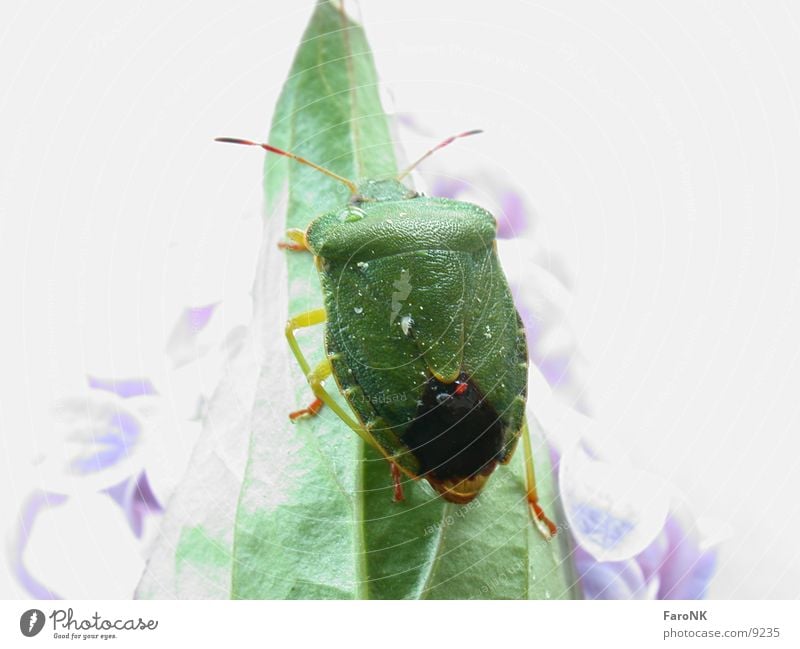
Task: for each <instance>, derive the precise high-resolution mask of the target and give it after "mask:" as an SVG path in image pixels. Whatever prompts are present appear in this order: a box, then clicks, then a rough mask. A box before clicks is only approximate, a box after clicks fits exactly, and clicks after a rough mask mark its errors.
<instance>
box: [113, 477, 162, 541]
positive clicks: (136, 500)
mask: <svg viewBox="0 0 800 649" xmlns="http://www.w3.org/2000/svg"><path fill="white" fill-rule="evenodd" d="M105 491H106V493H107V494H108V495H109V496H111V498H112V499H113V500H114V501H115V502H116V503H117V504H119V506H120V507H122V511H123V512H124V514H125V517H126V518H127V520H128V524H129V525H130V527H131V530H132V531H133V533H134V535H135V536H136V538H141V537H142V529H143V526H144V519H145V517H146V516H147V515H149V514H158V513H161V512H163V511H164V508H163V506H162V505H161V503H160V502H158V499H157V498H156V496H155V494H154V493H153V490H152V489H151V487H150V483H149V482H148V480H147V475H146V473H145V472H144V471H142V472H141V473H140V474H139V477H138V478H128V479H127V480H123V481H122V482H120V483H119V484H117V485H114V486H113V487H109V488H108V489H106V490H105Z"/></svg>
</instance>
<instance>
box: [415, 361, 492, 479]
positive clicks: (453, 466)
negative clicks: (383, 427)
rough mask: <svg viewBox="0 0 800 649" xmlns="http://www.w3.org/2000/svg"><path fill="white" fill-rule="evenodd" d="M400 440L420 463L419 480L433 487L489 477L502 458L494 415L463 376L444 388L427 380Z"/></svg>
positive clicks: (487, 403)
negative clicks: (424, 478)
mask: <svg viewBox="0 0 800 649" xmlns="http://www.w3.org/2000/svg"><path fill="white" fill-rule="evenodd" d="M465 386H466V387H465ZM401 439H402V441H403V443H404V444H405V445H406V446H408V448H409V449H410V451H411V453H412V454H413V455H414V456H415V457H416V458H417V459H418V460H419V463H420V475H427V476H429V477H432V478H434V479H435V480H438V481H447V480H452V479H465V478H471V477H473V476H476V475H479V474H481V473H483V474H489V473H491V472H492V471H493V470H494V468H495V465H496V464H497V462H498V461H499V460H501V459H502V457H503V456H504V455H505V450H504V447H503V441H504V440H503V423H502V421H501V419H500V417H499V416H498V414H497V411H496V410H495V409H494V407H493V406H492V405H491V404H490V403H489V402H488V401H487V400H486V399H484V398H483V395H482V394H481V393H480V391H479V390H478V388H477V387H476V386H475V385H474V384H473V383H471V382H470V381H469V379H468V377H467V376H466V375H465V374H464V373H463V372H462V373H461V375H460V376H459V378H458V379H457V380H456V381H455V383H452V384H449V385H448V384H446V383H442V382H441V381H439V380H437V379H436V378H435V377H430V378H429V379H428V381H427V382H426V384H425V389H424V392H423V394H422V398H421V400H420V405H419V407H418V408H417V413H416V417H415V419H414V421H413V423H412V424H411V426H409V428H408V429H407V430H406V431H405V433H403V435H402V438H401Z"/></svg>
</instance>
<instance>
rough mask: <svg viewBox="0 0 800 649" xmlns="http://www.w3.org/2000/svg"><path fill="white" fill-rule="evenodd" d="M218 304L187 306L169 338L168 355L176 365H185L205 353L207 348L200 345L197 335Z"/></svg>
mask: <svg viewBox="0 0 800 649" xmlns="http://www.w3.org/2000/svg"><path fill="white" fill-rule="evenodd" d="M216 307H217V305H216V304H208V305H206V306H201V307H187V308H186V309H184V310H183V313H182V314H181V315H180V317H179V318H178V321H177V322H176V323H175V327H174V328H173V329H172V333H171V334H170V336H169V338H168V339H167V350H166V351H167V355H168V356H169V357H170V358H171V359H172V362H173V363H174V365H175V367H180V366H181V365H185V364H186V363H189V362H191V361H193V360H195V359H197V358H199V357H200V356H202V355H203V353H204V351H205V349H204V348H202V347H201V346H199V345H198V343H197V335H198V334H199V333H200V332H201V331H202V330H203V329H204V328H205V327H206V325H207V324H208V322H209V320H211V316H212V315H213V314H214V309H216Z"/></svg>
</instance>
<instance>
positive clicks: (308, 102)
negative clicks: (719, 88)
mask: <svg viewBox="0 0 800 649" xmlns="http://www.w3.org/2000/svg"><path fill="white" fill-rule="evenodd" d="M269 141H270V142H271V143H272V144H274V145H276V146H279V147H281V148H285V149H288V150H290V151H293V152H294V153H297V154H299V155H301V156H303V157H305V158H307V159H309V160H312V161H314V162H316V163H317V164H320V165H322V166H325V167H327V168H329V169H331V170H333V171H334V172H336V173H338V174H340V175H342V176H345V177H348V178H352V179H357V178H362V177H373V176H380V175H385V174H391V173H392V172H395V171H396V162H395V156H394V147H393V143H392V140H391V134H390V130H389V127H388V121H387V118H386V116H385V114H384V112H383V109H382V107H381V104H380V101H379V97H378V81H377V75H376V72H375V67H374V63H373V60H372V55H371V52H370V49H369V45H368V44H367V41H366V38H365V36H364V32H363V30H362V28H361V27H360V26H359V25H357V24H355V23H354V22H352V21H351V20H350V19H349V18H348V17H347V16H346V15H345V14H344V12H343V11H342V10H341V8H340V7H338V6H337V5H335V4H333V3H330V2H319V3H318V5H317V7H316V10H315V12H314V14H313V16H312V18H311V22H310V24H309V26H308V28H307V30H306V32H305V34H304V36H303V40H302V42H301V44H300V47H299V49H298V51H297V54H296V57H295V60H294V63H293V65H292V69H291V71H290V74H289V78H288V79H287V81H286V84H285V86H284V88H283V91H282V94H281V97H280V99H279V101H278V104H277V107H276V112H275V114H274V117H273V121H272V127H271V131H270V136H269ZM284 190H286V193H285V194H284ZM265 192H266V198H267V207H268V211H270V212H275V211H278V209H279V208H280V207H281V206H284V207H285V212H286V223H285V227H295V228H305V226H306V225H307V224H308V222H309V221H310V220H311V219H312V218H313V217H314V216H315V215H317V214H319V213H321V212H323V211H326V210H330V209H334V208H336V207H339V206H342V205H344V204H345V203H346V201H347V199H348V197H349V194H348V191H347V189H346V188H345V187H343V186H340V185H339V184H338V183H337V182H336V181H334V180H332V179H330V178H328V177H326V176H324V175H322V174H320V173H318V172H316V171H314V170H313V169H310V168H307V167H305V166H302V165H299V164H297V163H294V162H291V161H289V160H287V159H285V158H280V157H279V156H273V155H268V156H267V158H266V163H265ZM283 231H284V224H283V223H281V222H280V221H279V220H278V219H268V220H267V221H266V223H265V228H264V244H263V248H262V253H261V259H260V263H259V268H258V276H257V277H256V282H255V286H254V321H253V324H252V327H251V330H250V334H251V335H250V338H249V340H248V341H247V343H246V344H245V346H244V348H243V349H242V351H241V352H240V354H239V356H237V358H236V359H234V361H233V363H232V366H231V367H230V368H229V370H228V371H227V372H226V376H225V378H224V379H223V381H222V383H221V385H220V387H219V389H218V390H217V393H216V394H215V397H214V400H213V402H212V405H211V409H210V414H209V419H208V422H207V423H206V426H205V429H204V432H203V435H202V437H201V441H200V444H199V445H198V449H197V450H196V452H195V455H194V457H193V459H192V464H191V467H190V471H189V473H188V474H187V476H186V478H185V479H184V481H183V483H182V484H181V487H180V488H179V489H178V493H177V494H176V495H175V498H174V499H173V501H172V502H171V503H170V506H169V508H168V512H167V515H166V519H165V521H164V526H163V532H162V536H161V538H160V540H159V542H158V543H157V544H156V548H155V550H154V553H153V556H152V558H151V560H150V562H149V564H148V569H147V571H146V573H145V575H144V577H143V579H142V582H141V584H140V587H139V589H138V591H137V594H138V595H139V596H141V597H148V596H149V597H195V598H196V597H231V598H277V599H284V598H373V599H377V598H396V599H401V598H463V599H467V598H487V599H488V598H538V599H545V598H566V597H571V596H573V595H574V593H573V589H572V584H573V581H574V580H573V579H572V575H571V572H570V565H569V562H568V561H565V560H564V557H565V556H567V551H568V548H567V546H566V538H565V537H566V534H560V535H559V536H558V537H557V540H555V541H553V542H547V541H546V540H545V539H544V538H543V537H542V536H541V534H540V533H539V532H538V531H537V530H536V529H535V527H534V526H533V524H532V521H531V517H530V514H529V511H528V506H527V501H526V497H525V483H524V471H523V466H522V453H521V452H519V453H517V455H516V457H515V458H514V459H513V461H512V462H511V464H510V465H509V466H507V467H500V468H499V469H498V470H497V471H496V472H495V475H494V476H493V477H492V479H491V480H490V482H489V486H488V487H487V489H486V490H485V492H484V493H483V494H481V496H480V497H479V498H477V499H476V500H475V501H473V502H472V503H470V504H468V505H461V506H459V505H453V504H449V503H446V502H444V501H443V500H441V499H439V498H437V497H436V496H435V495H434V494H433V492H432V490H430V489H429V488H428V487H427V485H426V484H424V483H423V482H424V481H418V482H413V483H412V482H407V483H405V494H406V500H405V501H404V502H401V503H396V502H394V501H393V499H392V482H391V478H390V474H389V467H388V464H387V463H386V461H385V460H383V459H382V458H380V457H379V456H378V455H377V453H375V452H374V451H373V450H372V449H370V448H367V447H365V445H364V444H363V443H362V442H361V441H360V439H359V438H358V437H357V436H356V435H355V434H354V433H353V432H352V431H351V430H350V429H349V428H347V427H346V426H345V425H344V424H342V423H341V422H340V421H339V420H338V419H337V418H336V417H335V415H334V414H333V413H332V412H330V411H329V410H328V409H323V410H322V412H321V413H320V415H319V416H317V417H315V418H307V419H305V420H302V421H299V422H298V423H297V424H294V425H293V424H291V423H290V422H289V420H288V418H287V413H288V412H289V411H291V410H293V409H296V408H298V407H301V406H302V405H306V403H307V402H309V401H311V400H312V398H313V396H312V393H311V391H310V389H309V387H308V385H307V383H306V381H305V378H304V377H303V375H302V372H301V370H300V368H299V367H297V365H296V364H295V363H294V361H293V358H290V354H289V352H288V348H287V345H286V343H285V339H284V337H283V323H284V322H285V321H286V317H287V316H288V315H289V314H295V313H299V312H301V311H304V310H308V309H311V308H316V307H319V306H320V305H321V304H322V297H321V293H320V287H319V281H318V279H317V275H316V270H315V269H314V268H313V265H312V261H311V258H310V255H307V254H291V253H290V254H286V255H285V258H286V261H284V253H280V252H279V251H278V250H277V249H276V247H275V244H276V242H277V241H278V240H280V239H281V238H282V236H283ZM287 305H288V308H287ZM317 329H320V328H317ZM321 334H322V332H321V331H314V330H313V329H310V330H307V331H305V332H304V333H303V334H302V335H301V336H300V343H301V345H302V346H303V349H304V350H305V351H306V354H307V355H308V357H309V360H311V361H312V362H314V361H316V360H319V359H320V358H321V353H322V336H321ZM243 356H245V357H244V358H243ZM254 359H255V360H254ZM343 403H344V402H343ZM534 432H535V433H537V432H538V433H539V434H536V435H535V438H534V448H535V455H536V469H537V475H538V477H539V491H540V498H541V501H542V504H543V506H544V507H545V508H546V510H547V511H548V512H549V513H550V514H551V516H553V517H554V518H556V521H557V522H558V520H560V514H559V512H558V503H557V498H556V493H555V490H554V485H553V479H552V476H551V470H550V465H549V460H548V450H547V447H546V445H545V443H544V441H543V437H542V435H541V434H540V433H541V431H538V429H536V428H534ZM237 444H238V447H237Z"/></svg>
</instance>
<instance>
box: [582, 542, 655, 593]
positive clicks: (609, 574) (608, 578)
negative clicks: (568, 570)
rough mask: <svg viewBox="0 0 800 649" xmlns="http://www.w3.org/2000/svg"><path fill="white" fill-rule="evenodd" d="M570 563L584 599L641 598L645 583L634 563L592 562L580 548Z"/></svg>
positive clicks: (593, 560) (627, 561)
mask: <svg viewBox="0 0 800 649" xmlns="http://www.w3.org/2000/svg"><path fill="white" fill-rule="evenodd" d="M574 559H575V569H576V570H577V572H578V575H579V576H580V580H581V587H582V589H583V595H584V597H586V599H643V598H644V597H645V595H646V593H647V582H646V581H645V577H644V574H643V572H642V569H641V567H640V566H639V564H637V563H636V561H634V560H630V559H629V560H626V561H596V560H595V559H594V557H592V555H591V554H589V553H588V552H586V550H584V549H583V548H581V547H578V548H576V549H575V554H574Z"/></svg>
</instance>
